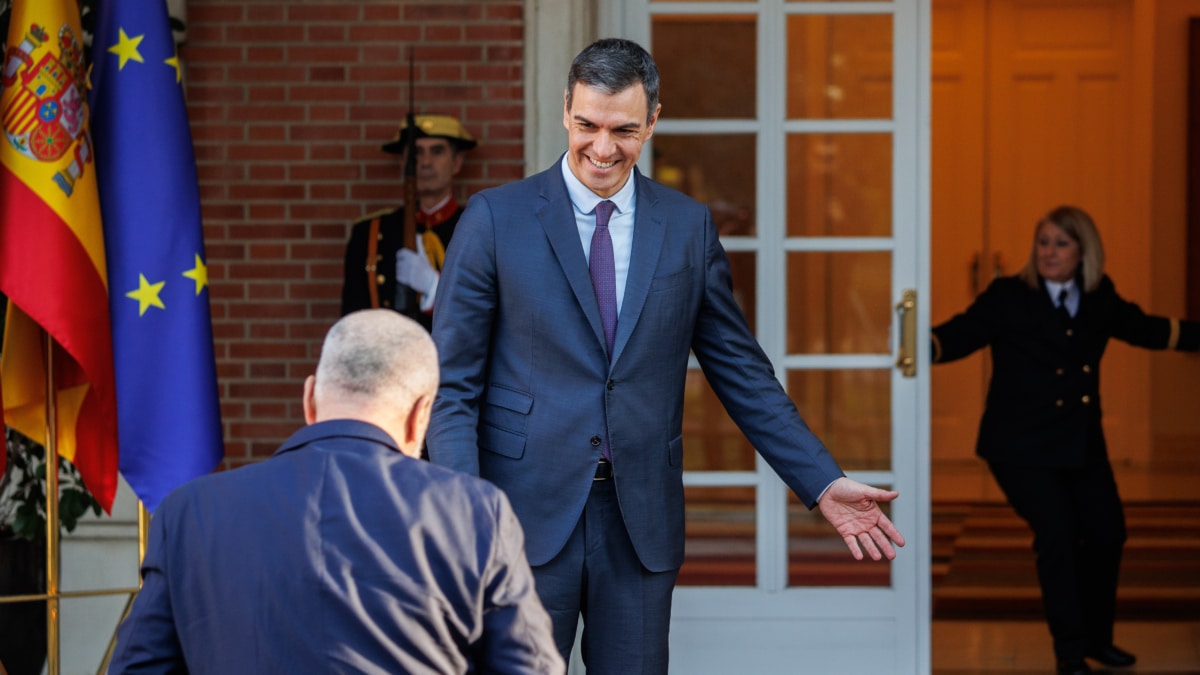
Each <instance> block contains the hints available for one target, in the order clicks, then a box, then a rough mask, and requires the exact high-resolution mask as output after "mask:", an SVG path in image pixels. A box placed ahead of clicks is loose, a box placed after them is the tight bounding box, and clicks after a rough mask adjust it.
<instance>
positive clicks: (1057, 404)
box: [1054, 398, 1063, 408]
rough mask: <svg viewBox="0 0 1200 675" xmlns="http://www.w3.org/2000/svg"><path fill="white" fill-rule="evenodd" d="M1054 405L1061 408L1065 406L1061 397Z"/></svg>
mask: <svg viewBox="0 0 1200 675" xmlns="http://www.w3.org/2000/svg"><path fill="white" fill-rule="evenodd" d="M1054 405H1056V406H1058V407H1060V408H1061V407H1063V400H1062V399H1061V398H1060V399H1058V400H1057V401H1055V402H1054Z"/></svg>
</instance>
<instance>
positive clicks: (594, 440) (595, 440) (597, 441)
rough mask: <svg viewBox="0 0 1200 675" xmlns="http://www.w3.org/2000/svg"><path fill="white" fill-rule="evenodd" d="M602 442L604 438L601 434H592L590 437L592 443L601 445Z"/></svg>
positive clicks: (589, 441)
mask: <svg viewBox="0 0 1200 675" xmlns="http://www.w3.org/2000/svg"><path fill="white" fill-rule="evenodd" d="M602 442H603V440H602V439H601V438H600V437H599V436H592V437H591V438H590V439H588V443H591V444H592V445H600V443H602Z"/></svg>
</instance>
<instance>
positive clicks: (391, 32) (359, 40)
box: [349, 24, 421, 44]
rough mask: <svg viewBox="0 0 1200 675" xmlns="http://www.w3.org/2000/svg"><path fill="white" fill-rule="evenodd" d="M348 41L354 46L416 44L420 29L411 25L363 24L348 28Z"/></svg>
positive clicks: (419, 37) (419, 36) (418, 39)
mask: <svg viewBox="0 0 1200 675" xmlns="http://www.w3.org/2000/svg"><path fill="white" fill-rule="evenodd" d="M349 36H350V41H351V42H353V43H355V44H365V43H370V42H399V43H402V44H406V43H416V42H418V41H420V39H421V27H420V26H417V25H413V24H390V25H389V24H364V25H359V26H350V29H349Z"/></svg>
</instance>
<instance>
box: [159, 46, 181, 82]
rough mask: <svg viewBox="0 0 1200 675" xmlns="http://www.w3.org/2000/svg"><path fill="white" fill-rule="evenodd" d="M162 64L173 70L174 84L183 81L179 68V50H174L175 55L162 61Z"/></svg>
mask: <svg viewBox="0 0 1200 675" xmlns="http://www.w3.org/2000/svg"><path fill="white" fill-rule="evenodd" d="M163 63H165V64H167V65H168V66H171V67H172V68H174V69H175V84H179V81H180V80H182V79H183V71H182V70H181V69H180V67H179V50H175V54H174V55H173V56H172V57H171V58H169V59H166V60H164V61H163Z"/></svg>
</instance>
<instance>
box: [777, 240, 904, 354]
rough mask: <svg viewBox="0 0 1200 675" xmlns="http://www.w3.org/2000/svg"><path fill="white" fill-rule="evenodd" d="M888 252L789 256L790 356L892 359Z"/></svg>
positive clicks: (788, 311) (822, 253)
mask: <svg viewBox="0 0 1200 675" xmlns="http://www.w3.org/2000/svg"><path fill="white" fill-rule="evenodd" d="M891 279H892V256H891V254H890V253H889V252H887V251H879V252H876V251H870V252H865V253H860V252H845V253H825V252H793V253H788V254H787V284H788V285H787V353H789V354H889V353H891V349H890V347H889V343H888V333H889V330H890V329H891V325H892V300H891V297H892V294H891Z"/></svg>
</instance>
